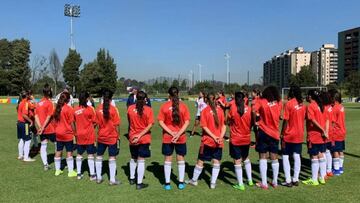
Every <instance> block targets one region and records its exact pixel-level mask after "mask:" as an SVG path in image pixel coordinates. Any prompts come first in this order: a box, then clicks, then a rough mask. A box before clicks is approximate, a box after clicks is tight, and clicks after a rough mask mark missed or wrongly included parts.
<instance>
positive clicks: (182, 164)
mask: <svg viewBox="0 0 360 203" xmlns="http://www.w3.org/2000/svg"><path fill="white" fill-rule="evenodd" d="M177 163H178V172H179V182H180V183H183V182H184V177H185V161H178V162H177Z"/></svg>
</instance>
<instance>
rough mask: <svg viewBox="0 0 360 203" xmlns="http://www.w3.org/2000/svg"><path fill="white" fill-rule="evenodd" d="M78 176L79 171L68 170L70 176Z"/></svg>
mask: <svg viewBox="0 0 360 203" xmlns="http://www.w3.org/2000/svg"><path fill="white" fill-rule="evenodd" d="M76 176H77V173H76V172H75V171H69V172H68V177H69V178H72V177H76Z"/></svg>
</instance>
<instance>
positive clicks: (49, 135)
mask: <svg viewBox="0 0 360 203" xmlns="http://www.w3.org/2000/svg"><path fill="white" fill-rule="evenodd" d="M51 98H52V90H51V87H50V86H49V85H48V84H45V85H44V88H43V98H42V99H41V100H40V102H39V103H37V105H36V109H35V122H36V127H37V130H38V135H40V141H41V146H40V157H41V160H42V162H43V165H44V170H45V171H47V170H49V169H50V167H49V163H48V159H47V143H48V142H49V141H51V142H53V143H56V136H55V127H54V124H53V121H52V116H53V113H54V105H53V103H52V102H51Z"/></svg>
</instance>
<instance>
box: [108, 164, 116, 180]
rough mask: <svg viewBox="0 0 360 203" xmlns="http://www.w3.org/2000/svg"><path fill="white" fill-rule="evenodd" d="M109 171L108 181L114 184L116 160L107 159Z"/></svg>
mask: <svg viewBox="0 0 360 203" xmlns="http://www.w3.org/2000/svg"><path fill="white" fill-rule="evenodd" d="M109 169H110V181H111V182H115V181H116V179H115V175H116V159H109Z"/></svg>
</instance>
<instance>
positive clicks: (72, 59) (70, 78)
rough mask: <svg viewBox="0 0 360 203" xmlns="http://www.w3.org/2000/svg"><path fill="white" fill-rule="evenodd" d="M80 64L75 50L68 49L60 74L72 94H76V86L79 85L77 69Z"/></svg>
mask: <svg viewBox="0 0 360 203" xmlns="http://www.w3.org/2000/svg"><path fill="white" fill-rule="evenodd" d="M81 63H82V59H81V56H80V54H79V53H77V52H76V50H72V49H69V54H68V55H67V57H66V58H65V60H64V64H63V70H62V72H63V75H64V80H65V82H66V84H67V85H68V86H69V87H70V88H71V89H72V91H73V92H76V90H77V86H78V85H79V78H80V74H79V68H80V65H81Z"/></svg>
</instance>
